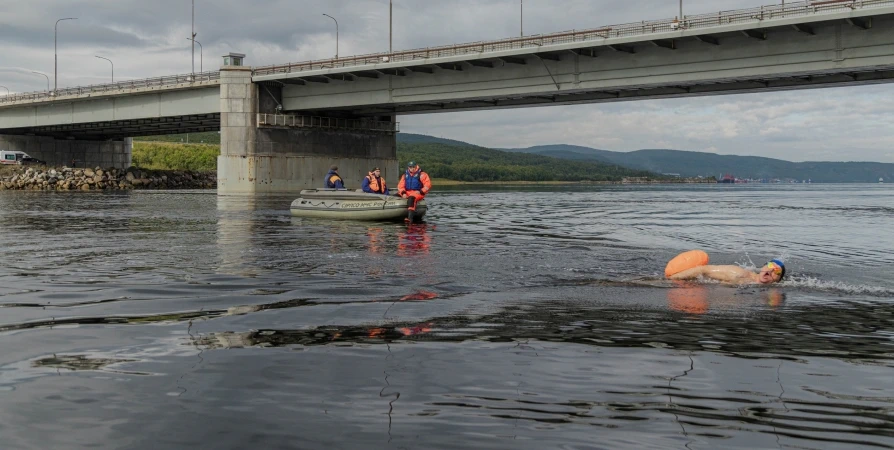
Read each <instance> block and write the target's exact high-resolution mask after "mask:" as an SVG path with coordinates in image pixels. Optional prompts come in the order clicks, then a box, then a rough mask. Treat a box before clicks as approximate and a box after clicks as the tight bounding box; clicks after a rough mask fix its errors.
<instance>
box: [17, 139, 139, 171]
mask: <svg viewBox="0 0 894 450" xmlns="http://www.w3.org/2000/svg"><path fill="white" fill-rule="evenodd" d="M0 150H18V151H22V152H25V153H27V154H29V155H31V156H32V157H34V158H37V159H39V160H42V161H46V163H47V165H48V166H57V167H58V166H68V167H72V166H75V167H102V168H103V169H105V168H115V169H126V168H128V167H130V163H131V152H132V150H133V140H132V139H131V138H124V139H114V140H112V139H108V140H102V141H88V140H75V139H56V138H54V137H49V136H28V135H2V134H0Z"/></svg>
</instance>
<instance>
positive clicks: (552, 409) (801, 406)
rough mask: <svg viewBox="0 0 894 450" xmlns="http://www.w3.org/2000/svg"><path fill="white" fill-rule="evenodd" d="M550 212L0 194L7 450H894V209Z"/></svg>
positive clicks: (706, 189) (825, 206)
mask: <svg viewBox="0 0 894 450" xmlns="http://www.w3.org/2000/svg"><path fill="white" fill-rule="evenodd" d="M563 189H566V191H563V192H562V195H559V196H557V195H555V194H556V193H555V192H554V190H553V188H546V189H543V188H537V189H530V190H525V191H523V192H517V191H506V190H496V191H492V192H482V191H480V190H477V189H476V188H471V189H469V188H462V189H457V190H455V191H441V192H439V193H437V194H433V195H432V196H431V197H430V199H431V202H432V209H431V210H430V213H429V215H427V217H426V218H427V223H424V224H413V225H407V224H393V223H371V224H370V223H357V222H347V221H345V222H328V221H319V220H309V219H298V218H293V217H291V216H289V214H288V211H287V208H288V204H289V203H290V202H291V200H292V199H290V198H280V197H248V196H216V195H213V194H211V195H209V194H205V193H199V192H177V193H166V192H151V193H148V192H121V193H108V194H96V195H78V194H81V193H49V194H48V193H27V192H3V193H0V227H2V229H3V230H5V233H6V234H5V235H4V236H15V239H7V240H4V241H3V242H4V246H3V248H2V252H3V256H4V261H5V264H6V265H7V268H8V270H6V271H5V272H3V273H2V274H0V348H2V349H3V351H2V352H0V424H2V425H0V435H2V436H3V442H4V448H74V447H77V448H80V447H111V448H122V447H124V448H158V447H172V448H185V447H196V448H246V447H263V448H295V447H299V448H326V449H327V450H328V449H333V448H357V447H375V448H379V447H386V446H393V447H395V448H531V449H541V448H592V447H604V448H636V449H641V448H668V447H671V448H679V447H687V448H692V449H695V448H749V449H750V448H783V447H785V448H843V447H846V448H860V447H865V448H891V447H894V423H892V422H894V385H892V384H891V382H890V380H891V379H892V378H894V370H892V366H894V351H892V348H894V331H892V330H894V303H892V302H891V299H892V298H894V281H892V280H891V279H890V273H889V272H890V270H889V269H890V264H891V263H894V259H892V256H891V252H890V249H891V248H892V246H894V233H891V231H890V219H891V217H892V214H894V210H892V209H891V208H890V204H891V200H892V193H894V191H892V190H891V188H890V187H878V186H862V187H852V186H834V187H824V186H820V185H813V186H805V187H797V188H793V187H788V186H763V187H742V188H739V187H736V188H730V187H715V186H702V187H689V186H681V187H676V186H675V187H670V188H669V187H653V186H646V187H575V188H563ZM681 199H686V200H681ZM841 229H859V230H861V233H853V234H848V235H842V234H841V233H840V231H839V230H841ZM693 247H699V248H703V249H705V250H706V251H708V252H709V253H710V254H711V256H712V260H713V261H715V262H717V263H721V264H723V263H738V264H742V265H751V264H752V260H753V261H758V262H759V263H760V262H762V261H763V260H765V259H768V258H769V257H776V256H779V255H784V256H785V258H786V262H787V265H789V267H790V270H791V273H792V277H791V279H790V280H789V281H786V282H785V283H782V284H780V285H777V286H772V287H764V286H746V287H735V286H724V285H720V284H698V283H690V282H669V281H665V280H662V279H661V277H660V271H661V269H662V268H663V267H664V263H665V262H666V261H667V260H668V259H669V258H670V257H672V256H673V255H675V254H676V253H678V252H679V251H681V250H685V249H689V248H693ZM145 436H153V437H154V438H153V442H151V443H149V442H147V440H146V439H145Z"/></svg>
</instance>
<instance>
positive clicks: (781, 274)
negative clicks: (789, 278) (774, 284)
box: [767, 259, 785, 281]
mask: <svg viewBox="0 0 894 450" xmlns="http://www.w3.org/2000/svg"><path fill="white" fill-rule="evenodd" d="M770 264H775V265H776V267H779V270H777V271H776V272H779V281H782V279H783V278H784V277H785V264H783V263H782V261H780V260H778V259H773V260H770V262H768V263H767V265H768V266H769V265H770Z"/></svg>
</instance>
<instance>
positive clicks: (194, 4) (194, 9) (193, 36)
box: [190, 0, 204, 78]
mask: <svg viewBox="0 0 894 450" xmlns="http://www.w3.org/2000/svg"><path fill="white" fill-rule="evenodd" d="M195 39H196V0H192V35H190V40H192V74H193V78H195V75H196V41H195ZM203 39H204V38H203Z"/></svg>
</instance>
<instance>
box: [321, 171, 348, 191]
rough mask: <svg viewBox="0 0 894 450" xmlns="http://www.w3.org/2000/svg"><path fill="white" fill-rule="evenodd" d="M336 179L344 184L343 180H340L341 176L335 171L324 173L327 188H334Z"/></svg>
mask: <svg viewBox="0 0 894 450" xmlns="http://www.w3.org/2000/svg"><path fill="white" fill-rule="evenodd" d="M336 181H341V184H342V186H344V184H345V182H344V180H342V179H341V177H340V176H338V174H337V173H335V172H331V171H330V172H329V173H327V174H326V187H327V188H329V189H335V187H336V186H335V182H336Z"/></svg>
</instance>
